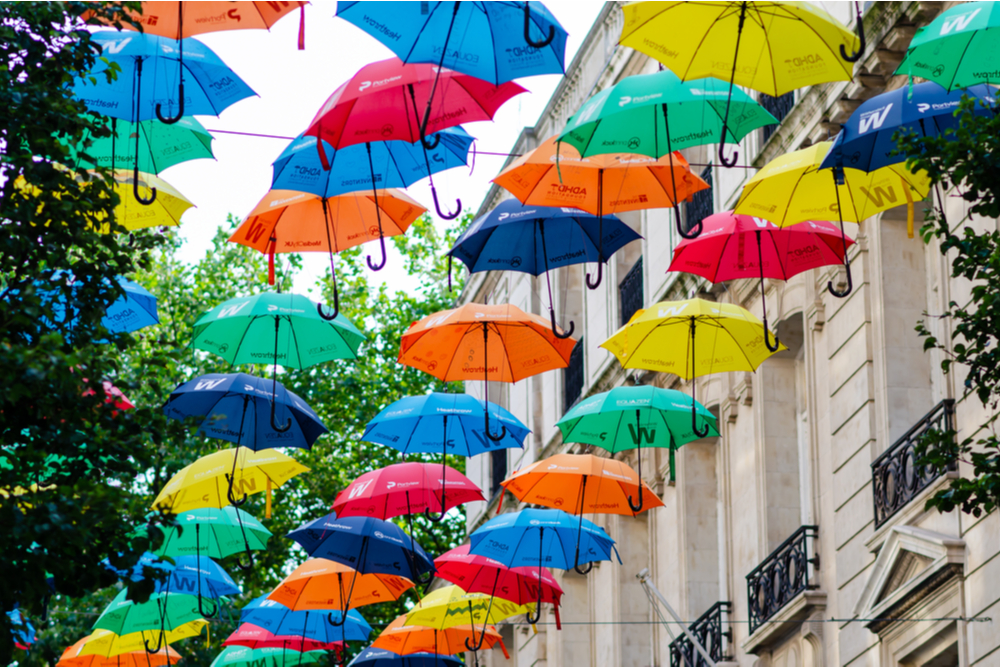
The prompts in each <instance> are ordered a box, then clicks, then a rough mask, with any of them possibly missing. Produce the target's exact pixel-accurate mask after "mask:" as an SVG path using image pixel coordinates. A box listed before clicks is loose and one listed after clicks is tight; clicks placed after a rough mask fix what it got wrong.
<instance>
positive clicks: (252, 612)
mask: <svg viewBox="0 0 1000 667" xmlns="http://www.w3.org/2000/svg"><path fill="white" fill-rule="evenodd" d="M240 621H241V622H242V623H251V624H253V625H256V626H259V627H262V628H264V629H266V630H269V631H270V632H273V633H274V634H276V635H290V636H298V637H301V638H302V639H303V640H312V641H317V642H322V643H325V644H329V643H333V642H338V641H339V642H346V641H366V640H367V639H368V636H369V635H370V634H371V632H372V628H371V626H370V625H368V622H367V621H365V619H364V618H363V617H362V616H361V614H359V613H358V612H357V611H356V610H354V609H351V610H350V611H349V612H347V615H346V616H344V615H342V614H341V612H339V611H330V612H327V611H320V612H317V611H312V610H309V609H306V610H304V611H292V610H291V609H289V608H288V607H286V606H285V605H283V604H280V603H278V602H275V601H274V600H268V599H267V596H266V595H262V596H260V597H259V598H257V599H256V600H254V601H253V602H251V603H250V604H248V605H247V606H246V607H244V608H243V612H242V615H241V617H240Z"/></svg>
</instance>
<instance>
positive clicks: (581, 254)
mask: <svg viewBox="0 0 1000 667" xmlns="http://www.w3.org/2000/svg"><path fill="white" fill-rule="evenodd" d="M641 238H642V237H641V236H639V235H638V234H637V233H636V232H635V231H633V230H632V228H631V227H629V226H628V225H626V224H625V223H624V222H622V221H621V220H619V219H618V218H616V217H615V216H613V215H606V216H597V215H591V214H590V213H585V212H584V211H579V210H577V209H575V208H555V207H551V206H525V205H524V204H522V203H520V202H519V201H517V200H516V199H508V200H507V201H504V202H501V203H500V205H499V206H497V207H496V208H494V209H493V210H492V211H490V212H489V213H487V214H485V215H483V216H480V217H479V218H477V219H476V220H474V221H473V222H472V224H470V225H469V226H468V228H467V229H466V230H465V231H464V232H463V233H462V235H461V236H460V237H458V240H457V241H455V245H454V246H453V247H452V249H451V250H449V251H448V262H449V266H448V268H449V272H448V275H449V279H450V276H451V271H450V269H451V260H452V258H455V259H458V260H461V261H462V262H463V263H464V264H465V265H466V266H467V267H469V271H470V272H471V273H476V272H478V271H498V270H508V271H520V272H522V273H530V274H531V275H533V276H538V275H541V274H542V273H545V274H546V275H545V282H546V284H547V285H548V288H549V313H550V315H551V318H552V332H553V333H555V335H556V336H557V337H559V338H569V337H570V336H572V335H573V329H574V325H573V323H572V322H570V323H569V329H568V330H567V331H566V332H565V333H562V334H560V333H557V332H556V313H555V309H554V307H553V305H552V283H551V281H550V280H549V276H548V271H549V270H550V269H557V268H559V267H562V266H569V265H571V264H583V263H585V262H597V263H598V270H599V273H598V277H597V282H596V283H594V284H591V283H590V277H589V274H588V278H587V286H588V287H590V288H591V289H596V288H597V286H598V285H599V284H600V282H601V277H600V276H601V273H600V271H601V270H602V267H603V266H604V262H607V261H608V259H609V258H610V257H611V256H612V255H614V254H615V253H616V252H617V251H618V250H619V249H621V248H622V247H624V246H625V245H627V244H629V243H631V242H632V241H636V240H639V239H641Z"/></svg>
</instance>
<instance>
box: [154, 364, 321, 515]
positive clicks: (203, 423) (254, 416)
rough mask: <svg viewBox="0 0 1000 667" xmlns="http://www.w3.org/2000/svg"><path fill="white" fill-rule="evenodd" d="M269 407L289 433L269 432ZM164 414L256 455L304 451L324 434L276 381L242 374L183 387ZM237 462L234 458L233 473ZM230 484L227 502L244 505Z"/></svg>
mask: <svg viewBox="0 0 1000 667" xmlns="http://www.w3.org/2000/svg"><path fill="white" fill-rule="evenodd" d="M272 387H274V388H275V391H274V393H272ZM272 405H274V406H275V407H274V409H275V410H276V411H277V410H278V409H279V408H283V409H284V410H286V411H287V412H289V413H291V427H290V428H288V429H287V430H284V431H279V430H277V429H275V428H274V426H273V424H274V419H273V418H270V417H269V415H273V413H272V412H271V409H272ZM163 412H164V413H165V414H166V415H167V416H168V417H170V418H172V419H179V420H184V419H188V418H193V419H197V420H199V424H198V433H200V434H201V435H206V436H208V437H211V438H218V439H220V440H225V441H227V442H232V443H235V444H236V447H237V449H238V448H239V447H241V446H242V447H247V448H249V449H251V450H253V451H255V452H258V451H260V450H262V449H270V448H272V447H298V448H300V449H309V448H310V447H312V444H313V443H314V442H315V441H316V438H318V437H319V436H321V435H322V434H324V433H326V432H327V431H328V429H327V428H326V426H324V425H323V422H321V421H320V419H319V415H317V414H316V413H315V412H314V411H313V409H312V408H310V407H309V406H308V405H306V402H305V401H303V400H302V399H301V398H299V397H298V396H297V395H296V394H294V393H292V392H290V391H288V390H287V389H285V387H284V385H282V384H281V383H280V382H278V383H276V384H275V383H274V382H273V381H268V380H265V379H264V378H259V377H256V376H254V375H248V374H246V373H209V374H207V375H201V376H198V377H196V378H195V379H193V380H191V381H190V382H185V383H184V384H182V385H180V386H179V387H177V388H176V389H174V390H173V392H171V394H170V398H169V399H168V400H167V402H166V404H165V405H164V406H163ZM279 421H280V420H279ZM238 458H239V456H233V470H234V472H235V470H236V460H237V459H238ZM232 480H233V477H232V476H230V477H229V483H230V486H229V502H230V503H232V504H233V505H236V506H239V505H242V504H243V503H244V502H246V494H244V496H243V499H242V500H239V501H237V500H236V498H235V497H234V496H233V487H232Z"/></svg>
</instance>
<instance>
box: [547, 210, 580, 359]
mask: <svg viewBox="0 0 1000 667" xmlns="http://www.w3.org/2000/svg"><path fill="white" fill-rule="evenodd" d="M538 235H539V236H540V237H541V239H542V257H543V258H544V260H545V285H546V286H547V287H548V289H549V317H550V318H551V319H552V335H553V336H555V337H556V338H558V339H560V340H566V339H567V338H569V337H570V336H572V335H573V331H574V330H575V329H576V325H575V324H574V323H573V321H572V320H570V323H569V329H568V330H567V331H565V332H563V333H559V330H558V328H557V327H556V310H555V301H554V300H553V299H552V278H551V277H550V275H549V251H548V249H547V248H546V247H545V221H544V220H541V219H539V220H538Z"/></svg>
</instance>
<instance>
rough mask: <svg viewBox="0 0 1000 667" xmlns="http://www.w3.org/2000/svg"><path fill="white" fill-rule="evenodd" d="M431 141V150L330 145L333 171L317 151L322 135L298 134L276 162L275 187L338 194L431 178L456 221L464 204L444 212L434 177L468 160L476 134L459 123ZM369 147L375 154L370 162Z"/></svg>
mask: <svg viewBox="0 0 1000 667" xmlns="http://www.w3.org/2000/svg"><path fill="white" fill-rule="evenodd" d="M430 139H431V140H430V143H432V144H434V148H433V149H431V150H427V149H424V148H423V146H421V145H420V144H417V143H412V144H411V143H408V142H406V141H379V142H372V143H370V144H365V145H364V146H361V145H360V144H355V145H353V146H346V147H344V148H341V149H339V150H338V149H336V148H334V147H333V146H330V145H329V144H327V145H325V146H324V147H323V152H324V153H325V154H326V155H327V159H328V161H329V169H325V168H324V165H323V161H322V160H320V157H319V154H318V152H317V149H316V142H317V141H318V139H316V137H307V136H304V135H301V134H300V135H299V136H298V137H296V138H295V140H293V141H292V143H290V144H289V145H288V147H287V148H286V149H285V150H284V151H282V153H281V155H279V156H278V159H277V160H275V161H274V174H273V176H272V178H271V188H272V189H274V190H298V191H300V192H309V193H311V194H314V195H319V196H321V197H336V196H337V195H343V194H348V193H350V192H357V191H359V190H364V189H367V188H371V187H372V183H375V184H376V186H377V187H379V188H406V187H409V186H411V185H413V184H414V183H416V182H417V181H419V180H421V179H424V178H427V177H430V179H431V181H430V185H431V194H432V195H433V197H434V206H435V207H436V208H437V212H438V215H439V216H441V217H442V218H444V219H445V220H452V219H454V218H455V217H457V215H458V213H459V212H461V210H462V202H461V200H459V202H458V207H457V209H456V213H444V212H443V211H442V210H441V204H440V203H439V202H438V196H437V188H436V187H434V176H433V175H434V174H436V173H438V172H441V171H444V170H446V169H452V168H454V167H458V166H461V165H464V164H466V163H467V162H468V159H469V158H468V156H469V148H470V147H471V146H472V142H473V141H475V138H473V137H472V136H470V135H469V133H468V132H466V131H465V130H463V129H462V128H461V127H460V126H456V127H449V128H446V129H444V130H441V131H440V132H437V133H435V134H434V135H432V136H431V138H430ZM369 148H370V149H371V157H372V160H371V164H370V165H369V162H368V149H369ZM369 167H371V169H370V170H369ZM373 175H374V180H373V178H372V176H373Z"/></svg>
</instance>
